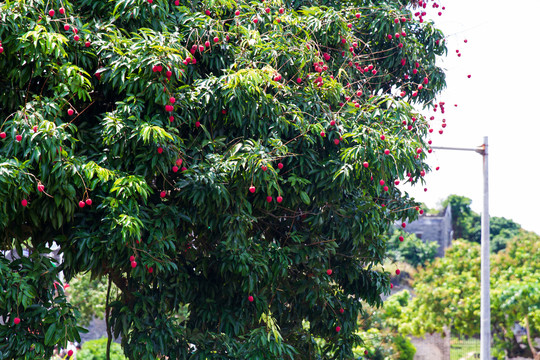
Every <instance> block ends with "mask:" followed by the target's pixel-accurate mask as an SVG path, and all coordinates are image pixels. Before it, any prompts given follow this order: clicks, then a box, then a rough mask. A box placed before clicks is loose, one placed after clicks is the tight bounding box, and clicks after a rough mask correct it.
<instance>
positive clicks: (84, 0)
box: [0, 0, 446, 360]
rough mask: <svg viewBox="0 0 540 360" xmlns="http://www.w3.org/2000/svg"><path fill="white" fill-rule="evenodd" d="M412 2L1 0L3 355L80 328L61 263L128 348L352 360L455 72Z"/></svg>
mask: <svg viewBox="0 0 540 360" xmlns="http://www.w3.org/2000/svg"><path fill="white" fill-rule="evenodd" d="M412 6H416V5H414V4H413V5H411V4H410V3H409V2H408V1H401V2H400V1H349V2H342V1H280V0H272V1H266V2H248V1H244V0H238V1H233V0H216V1H212V0H208V1H203V2H201V1H188V0H176V1H171V2H167V1H164V0H112V1H104V0H92V1H89V0H68V1H63V2H57V1H53V2H44V1H43V0H34V1H29V0H18V1H10V2H2V3H0V42H1V48H2V52H1V53H0V74H1V76H0V245H1V248H3V249H11V248H13V247H16V248H18V249H19V254H21V255H24V254H25V252H24V251H23V249H27V250H29V251H30V253H31V255H30V256H28V257H27V256H23V257H22V258H21V259H20V260H16V261H12V260H10V259H9V258H7V257H5V256H4V255H0V275H1V276H0V289H2V290H3V291H2V292H0V320H1V321H0V358H1V357H3V358H17V359H19V358H21V359H22V358H27V359H36V358H42V357H47V356H49V355H50V354H51V351H52V348H53V346H54V345H55V344H62V343H65V342H66V341H67V340H74V339H77V338H78V331H79V330H80V329H78V328H77V327H76V312H74V310H73V309H72V307H71V305H70V304H69V303H68V302H67V301H66V299H65V297H64V294H63V288H62V286H56V284H55V282H58V284H59V283H60V280H59V278H58V276H59V272H60V271H63V274H64V275H65V276H66V280H67V281H69V280H70V279H71V278H72V277H74V276H75V275H76V274H79V273H84V272H90V273H91V274H92V276H94V277H100V276H105V277H106V278H107V279H108V280H109V281H111V282H112V283H114V284H115V285H116V286H117V287H118V289H119V290H120V295H119V296H118V297H117V298H111V299H110V300H109V309H110V314H109V318H110V319H109V325H110V328H111V329H112V332H113V333H114V334H116V335H121V336H122V345H123V348H124V351H125V353H126V355H127V356H128V357H129V358H130V359H144V360H146V359H155V358H156V357H158V358H163V357H165V356H168V357H170V358H171V359H186V358H190V359H214V358H216V359H217V358H219V359H224V358H230V359H248V358H249V359H283V358H312V356H316V354H319V355H321V356H322V357H323V358H348V357H350V356H351V354H352V349H353V347H354V346H356V345H357V344H359V343H360V339H359V337H358V336H357V335H356V334H355V331H356V330H357V322H356V319H357V315H358V313H359V311H361V310H362V309H361V305H360V304H361V303H360V302H359V301H358V300H360V299H361V300H364V301H366V302H367V303H368V304H371V305H377V304H380V302H381V298H380V295H381V294H382V293H385V292H387V291H388V290H389V285H390V282H389V277H390V275H391V274H389V272H387V271H384V270H382V271H381V270H376V265H378V264H381V262H382V261H383V259H384V258H385V255H386V249H387V242H386V238H385V236H384V234H385V233H386V231H387V230H388V228H389V226H391V225H392V224H393V223H394V222H396V221H400V222H401V221H403V220H405V219H409V220H411V219H414V218H415V217H416V216H417V211H416V210H415V206H416V205H417V204H416V202H415V201H414V199H410V198H409V196H408V194H407V193H404V192H402V191H401V190H400V188H399V187H398V186H397V182H398V181H401V182H406V181H409V182H412V183H417V182H422V181H423V176H424V175H425V173H426V172H428V171H429V170H430V169H429V167H428V165H427V164H426V163H425V158H426V154H427V150H428V147H429V145H428V143H427V141H428V135H429V128H430V126H429V124H428V119H426V118H425V117H424V116H423V115H422V114H421V113H419V110H418V109H419V108H421V107H423V106H432V105H434V104H435V97H436V95H437V94H438V93H439V92H440V91H441V90H442V88H443V87H444V86H445V76H444V73H443V72H442V70H441V69H440V68H438V67H437V65H436V61H435V60H436V56H437V55H443V54H444V53H445V52H446V47H445V45H444V37H443V34H442V33H441V32H440V31H439V30H437V29H435V28H434V26H433V24H432V23H431V22H429V21H420V20H419V19H418V18H417V17H415V16H414V15H413V12H414V10H413V9H412V8H411V7H412ZM53 11H54V12H53ZM415 104H416V105H417V106H413V105H415ZM386 150H388V151H386ZM53 242H55V243H56V244H58V246H60V249H61V250H60V251H61V254H62V255H63V260H62V261H61V263H59V264H58V266H57V267H55V266H54V262H52V261H51V260H50V254H49V253H48V250H47V247H48V246H51V244H52V243H53ZM53 285H55V286H53ZM6 289H11V290H10V291H7V292H6V291H4V290H6ZM185 306H187V308H188V310H189V316H188V317H187V319H186V318H185V317H183V316H182V317H180V316H178V312H179V311H180V309H184V307H185ZM340 309H344V311H343V313H341V311H340ZM15 320H17V321H15ZM14 334H16V335H14ZM4 339H9V341H7V342H6V341H4ZM316 340H317V341H316Z"/></svg>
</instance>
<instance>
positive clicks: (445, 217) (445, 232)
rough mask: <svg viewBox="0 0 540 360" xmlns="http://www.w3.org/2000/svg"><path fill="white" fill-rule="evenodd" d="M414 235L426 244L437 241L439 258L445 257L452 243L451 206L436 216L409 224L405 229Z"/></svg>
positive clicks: (425, 216) (424, 217)
mask: <svg viewBox="0 0 540 360" xmlns="http://www.w3.org/2000/svg"><path fill="white" fill-rule="evenodd" d="M404 230H405V231H406V232H408V233H413V234H415V235H416V237H418V238H419V239H422V240H423V241H424V242H427V241H435V242H437V243H438V244H439V249H438V250H437V256H439V257H442V256H444V252H445V250H446V248H447V247H449V246H450V244H451V242H452V237H453V235H454V232H453V230H452V211H451V210H450V206H448V207H447V208H446V209H444V210H443V211H442V212H440V213H439V214H436V215H431V214H424V215H421V216H420V217H419V218H418V220H416V221H413V222H411V223H408V224H407V226H406V227H405V229H404Z"/></svg>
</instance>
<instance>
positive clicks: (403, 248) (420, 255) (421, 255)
mask: <svg viewBox="0 0 540 360" xmlns="http://www.w3.org/2000/svg"><path fill="white" fill-rule="evenodd" d="M400 236H402V237H403V241H400V240H399V237H400ZM388 247H389V257H391V258H393V259H394V260H396V261H405V262H407V263H409V264H411V265H413V266H414V267H416V266H419V265H426V264H429V263H431V262H432V261H433V260H434V259H435V256H436V255H437V250H438V249H439V244H438V243H437V242H435V241H422V239H419V238H418V237H416V235H415V234H407V233H403V234H402V233H400V232H397V231H394V232H393V233H392V235H391V236H390V241H389V245H388Z"/></svg>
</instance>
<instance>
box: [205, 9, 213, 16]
mask: <svg viewBox="0 0 540 360" xmlns="http://www.w3.org/2000/svg"><path fill="white" fill-rule="evenodd" d="M204 13H205V14H206V15H208V16H210V14H212V13H211V12H210V10H206V11H205V12H204Z"/></svg>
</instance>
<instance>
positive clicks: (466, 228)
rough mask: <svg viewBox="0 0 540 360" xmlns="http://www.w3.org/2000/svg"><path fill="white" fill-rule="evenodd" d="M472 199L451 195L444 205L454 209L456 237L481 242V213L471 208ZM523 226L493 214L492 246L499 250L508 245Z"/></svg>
mask: <svg viewBox="0 0 540 360" xmlns="http://www.w3.org/2000/svg"><path fill="white" fill-rule="evenodd" d="M471 203H472V200H471V199H469V198H468V197H465V196H459V195H450V196H448V198H446V199H445V200H444V201H443V202H442V205H443V206H444V207H446V206H450V208H451V210H452V229H453V230H454V238H457V239H466V240H469V241H474V242H477V243H480V240H481V238H482V226H481V221H480V220H481V219H480V215H479V214H477V213H476V212H474V211H472V209H471ZM520 229H521V226H520V225H519V224H517V223H515V222H514V221H513V220H510V219H506V218H504V217H498V216H491V217H490V219H489V234H490V247H491V251H492V252H498V251H500V250H503V249H504V248H505V247H506V243H507V242H508V240H510V239H512V238H513V237H515V236H517V235H518V234H519V230H520Z"/></svg>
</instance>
